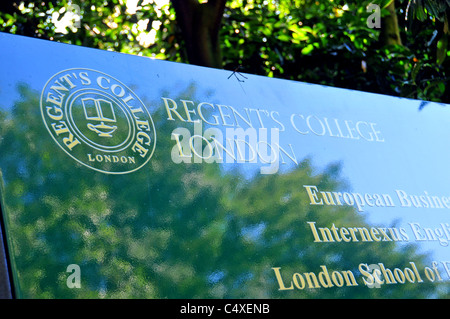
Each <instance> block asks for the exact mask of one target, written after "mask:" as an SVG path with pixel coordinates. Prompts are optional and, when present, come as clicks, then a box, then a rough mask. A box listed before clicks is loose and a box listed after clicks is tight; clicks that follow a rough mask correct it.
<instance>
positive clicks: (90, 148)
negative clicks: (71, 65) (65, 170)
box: [41, 69, 156, 174]
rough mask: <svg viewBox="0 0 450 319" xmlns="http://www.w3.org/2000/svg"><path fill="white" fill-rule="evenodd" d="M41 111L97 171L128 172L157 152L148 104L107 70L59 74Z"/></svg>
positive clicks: (59, 138)
mask: <svg viewBox="0 0 450 319" xmlns="http://www.w3.org/2000/svg"><path fill="white" fill-rule="evenodd" d="M41 113H42V118H43V120H44V123H45V125H46V127H47V130H48V131H49V133H50V135H51V136H52V137H53V139H54V140H55V142H56V143H57V144H58V145H59V146H60V147H61V148H62V149H63V150H64V151H65V152H66V153H67V154H68V155H69V156H71V157H72V158H73V159H75V160H76V161H77V162H79V163H81V164H83V165H85V166H87V167H89V168H92V169H94V170H96V171H100V172H103V173H108V174H125V173H130V172H133V171H136V170H138V169H139V168H141V167H143V166H144V165H145V164H146V163H147V162H148V161H149V160H150V158H151V157H152V155H153V151H154V149H155V142H156V132H155V127H154V124H153V121H152V118H151V116H150V114H149V112H148V111H147V108H146V107H145V105H144V104H143V103H142V101H141V100H140V99H139V98H138V97H137V96H136V95H135V94H134V92H133V91H131V90H130V89H129V88H128V87H127V86H126V85H124V84H123V83H121V82H120V81H119V80H117V79H115V78H113V77H112V76H109V75H107V74H105V73H102V72H99V71H95V70H90V69H69V70H64V71H61V72H59V73H57V74H55V75H54V76H53V77H52V78H51V79H50V80H49V81H48V82H47V83H46V85H45V87H44V89H43V91H42V94H41Z"/></svg>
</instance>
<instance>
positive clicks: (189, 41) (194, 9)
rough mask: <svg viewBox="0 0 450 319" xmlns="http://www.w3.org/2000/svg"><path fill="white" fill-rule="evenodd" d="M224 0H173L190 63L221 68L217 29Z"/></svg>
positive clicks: (218, 28)
mask: <svg viewBox="0 0 450 319" xmlns="http://www.w3.org/2000/svg"><path fill="white" fill-rule="evenodd" d="M225 2H226V0H209V1H208V2H206V3H199V2H198V0H172V5H173V7H174V9H175V14H176V17H177V22H178V24H179V26H180V29H181V32H182V34H183V38H184V43H185V48H186V52H187V57H188V60H189V63H191V64H196V65H201V66H207V67H212V68H222V53H221V49H220V40H219V30H220V26H221V21H222V16H223V12H224V10H225Z"/></svg>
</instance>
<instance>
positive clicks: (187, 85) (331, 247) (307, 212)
mask: <svg viewBox="0 0 450 319" xmlns="http://www.w3.org/2000/svg"><path fill="white" fill-rule="evenodd" d="M0 43H1V45H2V48H4V49H3V50H2V52H1V53H0V54H1V59H0V63H1V70H2V73H1V76H0V97H1V98H0V154H1V155H0V199H1V212H2V223H3V230H4V234H3V235H4V236H3V238H4V242H5V247H6V252H7V256H6V259H7V261H8V266H9V267H10V269H9V273H10V274H11V276H10V277H11V278H10V281H11V285H12V287H13V289H12V290H13V292H14V296H15V297H17V298H154V299H160V298H177V299H179V298H205V299H206V298H219V299H222V298H223V299H225V298H271V299H272V298H273V299H291V298H347V299H350V298H448V297H449V288H450V253H449V249H450V248H449V242H450V218H449V216H450V187H449V183H448V181H449V180H450V170H449V169H448V163H450V151H449V150H450V147H449V145H450V144H449V143H450V109H449V108H448V105H443V104H437V103H429V102H423V101H416V100H409V99H400V98H394V97H390V96H383V95H376V94H369V93H364V92H358V91H351V90H344V89H338V88H331V87H325V86H319V85H310V84H305V83H299V82H294V81H286V80H279V79H273V78H266V77H260V76H255V75H250V74H245V75H244V74H240V73H237V72H231V71H225V70H216V69H209V68H202V67H196V66H191V65H185V64H179V63H172V62H166V61H158V60H154V59H150V58H145V57H138V56H130V55H125V54H119V53H112V52H105V51H99V50H94V49H87V48H82V47H78V46H70V45H65V44H58V43H54V42H50V41H43V40H37V39H31V38H25V37H19V36H13V35H8V34H0ZM3 268H5V267H3ZM190 306H191V307H190ZM254 306H255V307H256V306H258V307H260V308H258V309H259V312H260V313H262V312H263V310H264V309H266V308H264V307H266V306H265V305H264V304H261V305H254ZM192 307H194V308H192ZM202 309H203V308H202ZM202 309H200V310H202ZM205 309H206V308H205ZM227 309H228V310H230V311H231V310H232V306H231V305H229V308H227ZM200 310H199V308H196V306H195V305H189V304H187V305H186V306H185V308H183V309H181V310H180V312H182V313H188V312H189V313H193V312H194V313H195V312H196V311H197V312H199V311H200ZM222 310H224V311H225V308H224V309H222ZM250 310H251V311H256V310H255V309H253V308H252V309H250Z"/></svg>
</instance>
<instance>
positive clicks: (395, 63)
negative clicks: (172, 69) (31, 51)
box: [0, 0, 450, 103]
mask: <svg viewBox="0 0 450 319" xmlns="http://www.w3.org/2000/svg"><path fill="white" fill-rule="evenodd" d="M372 2H374V3H378V4H380V6H381V7H382V8H383V9H382V12H381V13H382V17H383V21H384V22H383V25H382V27H381V31H380V29H377V28H370V27H369V26H368V23H367V20H368V19H369V18H370V14H372V12H367V9H366V8H367V6H368V5H369V4H370V3H372ZM13 3H14V1H6V2H4V3H3V4H2V5H1V7H0V10H1V12H2V13H1V14H0V30H2V31H6V32H11V33H16V34H23V35H27V36H37V37H41V38H45V39H51V40H57V41H61V42H65V43H72V44H77V45H83V46H89V47H95V48H100V49H106V50H114V51H119V52H125V53H132V54H140V55H145V56H151V57H155V58H161V59H167V60H170V61H178V62H191V63H194V64H199V65H206V66H212V67H221V66H222V67H224V68H226V69H230V70H234V69H235V68H236V67H238V66H242V70H243V71H245V72H248V73H253V74H260V75H265V76H275V77H280V78H285V79H291V80H299V81H305V82H310V83H318V84H325V85H331V86H337V87H344V88H350V89H357V90H364V91H369V92H376V93H383V94H390V95H395V96H401V97H408V98H417V99H424V100H430V101H442V102H446V103H449V101H450V93H449V90H450V89H449V87H450V86H449V85H448V80H449V77H450V76H449V70H450V68H449V65H450V61H449V60H450V58H449V57H448V56H449V54H450V53H449V51H448V15H449V13H448V1H447V0H440V1H406V0H397V1H395V4H396V6H395V7H393V5H394V1H386V0H377V1H368V0H365V1H343V0H338V1H330V0H229V1H227V2H226V3H225V2H224V1H209V2H207V1H197V0H191V1H172V2H169V0H147V1H142V0H139V1H128V2H125V0H113V1H107V2H104V1H100V0H96V1H79V2H77V1H72V2H71V1H67V0H65V1H60V2H55V1H40V2H35V1H21V2H18V1H17V2H16V4H15V5H14V4H13ZM72 4H76V5H77V6H78V8H79V9H80V10H79V14H80V20H79V22H80V23H79V26H78V27H74V26H73V25H72V27H66V28H65V30H66V31H65V32H66V33H65V34H64V33H60V31H61V30H57V28H56V27H55V23H57V22H58V21H63V20H62V19H64V17H65V14H67V10H68V9H67V8H71V7H70V6H71V5H72ZM177 8H178V10H175V9H177ZM206 9H207V10H206ZM389 10H391V11H389ZM392 10H393V11H392ZM176 11H178V12H176ZM222 12H223V15H222ZM218 16H222V20H221V28H220V29H219V28H218V19H217V17H218ZM187 17H191V18H189V19H187ZM214 17H215V18H214ZM394 18H395V19H394ZM390 20H393V21H390ZM392 23H394V24H397V25H394V26H392ZM389 25H391V26H392V27H388V26H389ZM391 28H393V30H394V31H393V32H394V33H396V34H397V35H396V37H397V38H398V41H394V42H391V41H388V40H386V36H383V34H384V33H386V32H385V31H386V30H390V29H391ZM56 31H58V32H56ZM390 34H391V35H392V32H391V33H390ZM390 37H391V36H387V38H388V39H389V38H390ZM392 43H394V44H392ZM220 61H222V62H220Z"/></svg>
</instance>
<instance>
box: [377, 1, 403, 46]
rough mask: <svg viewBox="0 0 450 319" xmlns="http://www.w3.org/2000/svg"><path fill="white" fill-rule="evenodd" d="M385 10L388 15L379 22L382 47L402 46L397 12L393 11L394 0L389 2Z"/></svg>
mask: <svg viewBox="0 0 450 319" xmlns="http://www.w3.org/2000/svg"><path fill="white" fill-rule="evenodd" d="M386 9H387V10H388V11H389V15H387V16H385V17H383V18H382V20H381V21H382V22H381V38H380V40H381V43H382V44H383V45H402V39H401V37H400V28H399V26H398V18H397V12H396V11H395V0H393V1H391V3H390V4H389V5H388V6H387V7H386Z"/></svg>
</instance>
